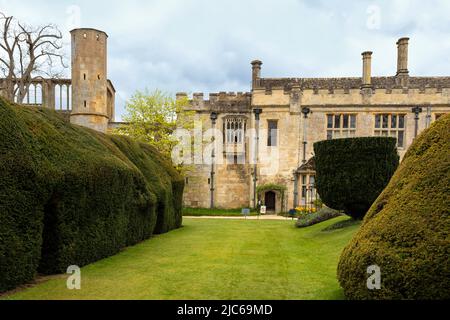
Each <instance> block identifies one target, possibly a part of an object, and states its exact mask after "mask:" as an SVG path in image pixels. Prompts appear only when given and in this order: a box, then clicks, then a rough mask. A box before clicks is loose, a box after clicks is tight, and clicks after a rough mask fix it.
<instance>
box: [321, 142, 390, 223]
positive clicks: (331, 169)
mask: <svg viewBox="0 0 450 320" xmlns="http://www.w3.org/2000/svg"><path fill="white" fill-rule="evenodd" d="M314 151H315V154H316V172H317V191H318V193H319V194H320V197H321V199H322V200H323V202H324V203H325V204H326V205H327V206H328V207H330V208H332V209H335V210H342V211H344V212H345V213H346V214H347V215H349V216H351V217H352V218H354V219H362V218H363V217H364V215H365V214H366V212H367V211H368V210H369V208H370V206H371V205H372V203H373V202H374V201H375V200H376V199H377V197H378V196H379V195H380V193H381V192H382V191H383V189H384V188H385V187H386V186H387V184H388V183H389V180H390V179H391V177H392V175H393V174H394V172H395V170H396V169H397V167H398V164H399V156H398V152H397V148H396V140H395V139H394V138H384V137H375V138H369V137H367V138H351V139H336V140H328V141H321V142H318V143H316V144H314Z"/></svg>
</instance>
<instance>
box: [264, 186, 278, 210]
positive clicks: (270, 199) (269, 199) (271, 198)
mask: <svg viewBox="0 0 450 320" xmlns="http://www.w3.org/2000/svg"><path fill="white" fill-rule="evenodd" d="M276 198H277V195H276V194H275V192H273V191H269V192H266V197H265V204H266V208H267V211H275V209H276Z"/></svg>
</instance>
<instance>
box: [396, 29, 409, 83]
mask: <svg viewBox="0 0 450 320" xmlns="http://www.w3.org/2000/svg"><path fill="white" fill-rule="evenodd" d="M408 44H409V38H401V39H400V40H398V42H397V47H398V62H397V76H408V75H409V71H408Z"/></svg>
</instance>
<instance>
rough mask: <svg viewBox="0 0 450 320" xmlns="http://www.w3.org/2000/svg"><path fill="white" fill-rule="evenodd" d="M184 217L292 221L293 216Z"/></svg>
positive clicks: (191, 217)
mask: <svg viewBox="0 0 450 320" xmlns="http://www.w3.org/2000/svg"><path fill="white" fill-rule="evenodd" d="M183 218H188V219H222V220H286V221H292V218H285V217H280V216H276V215H264V216H259V217H257V216H250V217H247V218H245V217H239V216H236V217H223V216H201V217H193V216H184V217H183Z"/></svg>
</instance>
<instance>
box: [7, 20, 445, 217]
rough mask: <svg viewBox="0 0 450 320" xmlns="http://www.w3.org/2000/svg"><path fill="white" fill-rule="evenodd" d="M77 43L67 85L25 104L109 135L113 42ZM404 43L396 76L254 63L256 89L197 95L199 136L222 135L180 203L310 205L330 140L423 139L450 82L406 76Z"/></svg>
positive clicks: (39, 91) (54, 85)
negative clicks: (299, 70)
mask: <svg viewBox="0 0 450 320" xmlns="http://www.w3.org/2000/svg"><path fill="white" fill-rule="evenodd" d="M71 36H72V76H71V79H42V80H35V81H33V83H32V85H31V87H30V90H29V93H28V95H27V97H26V101H25V102H24V103H25V104H28V105H36V106H43V107H47V108H51V109H56V110H60V111H62V112H64V113H65V114H66V115H67V117H68V118H70V121H71V122H72V123H74V124H77V125H82V126H85V127H88V128H91V129H94V130H97V131H100V132H107V131H108V129H109V128H112V127H115V126H117V125H118V124H117V123H115V122H114V113H115V89H114V86H113V84H112V82H111V81H110V80H108V78H107V39H108V35H107V34H106V33H105V32H103V31H100V30H96V29H89V28H83V29H75V30H72V31H71ZM408 45H409V39H408V38H402V39H400V40H399V41H398V42H397V46H398V64H397V65H398V67H397V72H396V74H395V75H394V76H387V77H372V74H371V69H372V68H371V62H372V52H364V53H363V54H362V56H363V72H362V77H354V78H262V77H261V69H262V62H261V61H258V60H256V61H253V62H252V90H251V92H246V93H242V92H241V93H227V92H221V93H215V94H210V95H209V99H208V100H205V97H204V94H202V93H196V94H194V95H193V98H192V99H191V101H190V104H189V106H188V107H186V110H187V111H192V112H193V113H195V119H196V120H197V122H200V123H201V124H202V130H203V131H208V130H209V129H213V128H214V129H216V130H219V131H220V132H221V134H220V135H219V136H217V135H216V138H214V144H213V145H214V147H213V148H212V150H211V151H212V152H211V151H208V150H209V149H207V147H205V146H202V148H203V149H202V152H205V153H208V152H209V153H211V159H210V163H205V162H204V161H200V162H197V161H196V162H195V167H194V169H193V170H192V171H190V172H189V173H188V176H187V177H186V189H185V195H184V205H185V206H187V207H199V208H209V207H217V208H225V209H236V208H243V207H256V205H257V203H258V200H260V201H262V203H263V204H265V205H266V206H267V209H268V210H269V211H274V212H281V211H287V210H289V209H291V208H294V207H296V206H298V205H308V204H310V203H312V202H314V201H315V200H316V199H317V197H318V195H317V193H316V190H315V171H314V169H315V168H314V159H313V151H314V150H313V144H314V143H315V142H317V141H321V140H325V139H338V138H345V137H363V136H391V137H395V138H397V142H398V151H399V154H400V156H401V157H403V156H404V154H405V152H406V150H407V149H408V147H409V146H410V145H411V143H412V141H413V140H414V138H415V137H416V136H417V134H419V133H420V132H421V131H422V130H424V129H425V128H427V127H428V126H430V124H431V123H432V122H433V121H435V120H436V119H437V118H439V117H440V116H441V115H442V114H445V113H448V112H450V77H412V76H410V74H409V71H408ZM1 81H2V80H1V79H0V82H1ZM0 84H1V83H0ZM0 87H1V86H0ZM185 97H187V94H186V93H179V94H177V98H178V99H182V98H185ZM217 137H218V138H217Z"/></svg>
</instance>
